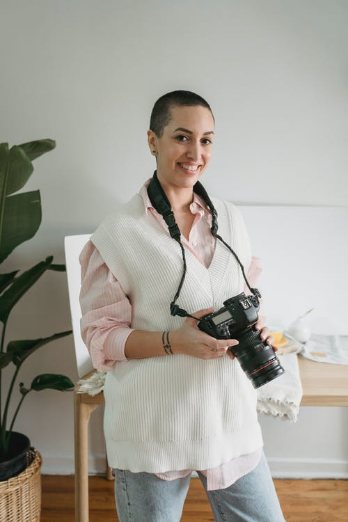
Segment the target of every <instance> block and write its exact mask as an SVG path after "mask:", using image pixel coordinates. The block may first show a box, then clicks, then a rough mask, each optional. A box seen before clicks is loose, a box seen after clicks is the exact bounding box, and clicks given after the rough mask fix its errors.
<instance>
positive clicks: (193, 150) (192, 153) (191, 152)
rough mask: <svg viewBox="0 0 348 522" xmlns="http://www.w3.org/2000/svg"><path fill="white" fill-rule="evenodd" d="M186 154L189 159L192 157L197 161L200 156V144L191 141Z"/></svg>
mask: <svg viewBox="0 0 348 522" xmlns="http://www.w3.org/2000/svg"><path fill="white" fill-rule="evenodd" d="M186 155H187V157H188V158H190V159H192V160H194V161H197V160H198V159H200V157H201V144H200V143H196V142H194V141H192V142H191V143H190V145H189V147H188V150H187V153H186Z"/></svg>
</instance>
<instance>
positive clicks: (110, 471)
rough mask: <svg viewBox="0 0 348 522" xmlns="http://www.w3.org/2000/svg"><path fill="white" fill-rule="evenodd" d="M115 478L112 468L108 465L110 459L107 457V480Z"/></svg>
mask: <svg viewBox="0 0 348 522" xmlns="http://www.w3.org/2000/svg"><path fill="white" fill-rule="evenodd" d="M114 478H115V477H114V476H113V474H112V468H110V466H109V463H108V458H107V457H106V479H107V480H114Z"/></svg>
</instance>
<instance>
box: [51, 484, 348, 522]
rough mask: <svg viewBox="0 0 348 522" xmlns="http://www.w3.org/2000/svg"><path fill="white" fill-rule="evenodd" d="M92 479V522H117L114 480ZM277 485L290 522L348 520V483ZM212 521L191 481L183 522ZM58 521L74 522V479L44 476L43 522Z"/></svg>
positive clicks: (200, 489) (203, 498)
mask: <svg viewBox="0 0 348 522" xmlns="http://www.w3.org/2000/svg"><path fill="white" fill-rule="evenodd" d="M89 480H90V482H89V487H90V522H117V520H118V518H117V516H116V513H115V505H114V491H113V487H114V483H113V481H107V480H106V479H104V478H103V477H90V479H89ZM275 486H276V490H277V493H278V497H279V500H280V504H281V506H282V509H283V513H284V516H285V519H286V521H287V522H347V521H348V480H275ZM213 520H214V518H213V515H212V512H211V509H210V506H209V503H208V500H207V498H206V496H205V493H204V490H203V487H202V485H201V482H200V480H199V479H192V480H191V485H190V490H189V493H188V496H187V499H186V502H185V506H184V513H183V517H182V519H181V522H212V521H213ZM58 521H59V522H75V518H74V477H73V476H53V475H44V476H43V477H42V515H41V522H58ZM135 522H137V521H135ZM139 522H140V521H139ZM255 522H257V521H255Z"/></svg>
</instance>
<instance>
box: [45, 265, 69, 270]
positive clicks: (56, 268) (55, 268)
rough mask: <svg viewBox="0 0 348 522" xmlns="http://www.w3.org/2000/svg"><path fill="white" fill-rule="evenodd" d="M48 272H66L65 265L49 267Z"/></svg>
mask: <svg viewBox="0 0 348 522" xmlns="http://www.w3.org/2000/svg"><path fill="white" fill-rule="evenodd" d="M48 270H53V271H54V272H66V266H65V265H54V264H52V265H50V267H49V269H48Z"/></svg>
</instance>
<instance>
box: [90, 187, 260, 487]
mask: <svg viewBox="0 0 348 522" xmlns="http://www.w3.org/2000/svg"><path fill="white" fill-rule="evenodd" d="M148 183H149V181H148V182H146V183H145V185H144V186H143V187H142V189H141V191H140V195H141V196H142V199H143V202H144V206H145V209H146V211H147V212H152V213H153V215H154V216H155V217H156V219H157V220H158V221H159V222H160V224H161V225H162V226H163V229H164V231H165V233H166V234H169V232H168V228H167V225H166V223H165V221H164V219H163V217H162V216H161V215H160V214H158V212H157V211H156V210H155V209H154V208H153V206H152V204H151V202H150V199H149V197H148V194H147V186H148ZM190 211H191V212H192V214H193V215H194V220H193V225H192V228H191V231H190V235H189V237H188V238H185V237H183V236H182V237H181V240H182V243H183V245H184V247H185V248H187V249H188V250H190V251H191V252H192V254H193V255H194V256H196V258H197V259H198V260H199V261H200V262H201V263H202V264H203V265H204V266H206V267H208V266H209V265H210V263H211V260H212V258H213V254H214V250H215V243H216V239H215V238H214V236H213V235H212V234H211V231H210V229H211V221H212V217H211V213H210V212H209V210H208V209H207V208H206V205H205V203H204V201H203V200H202V199H201V198H200V197H199V196H197V195H196V194H194V196H193V201H192V203H191V205H190ZM80 263H81V271H82V285H81V293H80V303H81V309H82V319H81V334H82V338H83V340H84V342H85V343H86V346H87V348H88V350H89V352H90V354H91V358H92V361H93V365H94V367H95V368H97V369H100V370H104V371H108V370H110V369H111V368H112V366H113V365H114V364H115V363H116V362H117V361H126V357H125V344H126V341H127V338H128V336H129V334H130V333H131V332H132V331H133V329H132V328H131V326H130V324H131V312H132V308H131V304H130V302H129V300H128V298H127V296H126V295H125V293H124V291H123V289H122V287H121V285H120V283H119V282H118V281H117V279H116V278H115V277H114V275H113V274H112V273H111V271H110V270H109V268H108V267H107V265H106V264H105V262H104V260H103V258H102V257H101V255H100V253H99V252H98V250H97V249H96V248H95V246H94V245H93V243H92V242H91V241H89V242H88V243H87V244H86V246H85V247H84V249H83V251H82V253H81V256H80ZM258 272H259V267H258V266H257V258H253V261H252V265H251V267H250V269H249V274H248V275H249V277H250V278H251V279H254V278H255V277H256V276H257V274H258ZM261 452H262V450H261V449H259V450H257V451H256V452H254V453H251V454H249V455H242V456H240V457H237V458H234V459H232V460H230V461H229V462H227V463H226V464H222V465H220V466H218V467H216V468H212V469H208V470H205V471H202V473H203V474H204V475H205V476H206V477H207V483H208V484H207V488H208V490H214V489H224V488H227V487H228V486H230V485H231V484H233V483H234V482H235V481H236V480H238V479H239V478H241V477H243V476H244V475H246V474H247V473H249V472H250V471H252V470H253V469H254V468H255V467H256V466H257V464H258V462H259V460H260V457H261ZM192 471H194V470H191V469H187V470H179V471H168V472H166V473H158V474H157V476H158V477H159V478H161V479H163V480H174V479H177V478H180V477H185V476H187V475H188V474H190V473H191V472H192Z"/></svg>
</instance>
